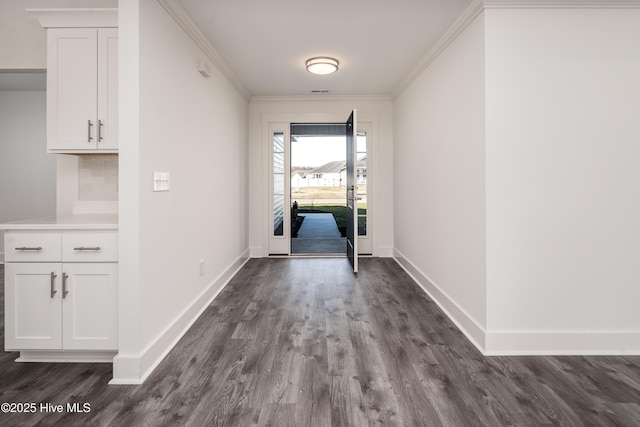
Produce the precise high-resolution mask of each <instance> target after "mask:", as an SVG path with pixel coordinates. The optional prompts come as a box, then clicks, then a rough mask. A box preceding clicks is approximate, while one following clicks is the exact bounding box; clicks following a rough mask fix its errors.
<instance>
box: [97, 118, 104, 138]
mask: <svg viewBox="0 0 640 427" xmlns="http://www.w3.org/2000/svg"><path fill="white" fill-rule="evenodd" d="M102 124H103V123H102V120H98V142H100V141H102V140H103V139H104V138H103V137H102Z"/></svg>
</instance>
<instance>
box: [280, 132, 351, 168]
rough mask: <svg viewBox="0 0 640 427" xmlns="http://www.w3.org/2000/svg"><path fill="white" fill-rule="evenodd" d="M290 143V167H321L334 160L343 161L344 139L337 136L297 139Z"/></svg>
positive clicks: (344, 157)
mask: <svg viewBox="0 0 640 427" xmlns="http://www.w3.org/2000/svg"><path fill="white" fill-rule="evenodd" d="M297 139H298V140H297V141H296V142H292V143H291V167H292V168H296V167H303V166H322V165H324V164H325V163H329V162H331V161H334V160H345V159H346V154H347V148H346V146H345V138H344V137H339V136H333V137H331V136H313V137H304V136H302V137H298V138H297Z"/></svg>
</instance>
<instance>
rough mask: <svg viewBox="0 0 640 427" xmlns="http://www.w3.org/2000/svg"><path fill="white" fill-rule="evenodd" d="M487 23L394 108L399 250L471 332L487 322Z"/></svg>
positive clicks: (469, 32) (468, 32) (472, 30)
mask: <svg viewBox="0 0 640 427" xmlns="http://www.w3.org/2000/svg"><path fill="white" fill-rule="evenodd" d="M484 102H485V92H484V20H483V16H482V15H480V16H478V17H476V18H475V20H474V21H473V22H471V24H470V25H469V26H467V27H466V28H465V29H464V30H463V32H462V33H461V34H459V35H458V37H457V38H456V39H455V40H453V42H452V43H451V44H450V45H449V46H448V48H447V49H446V50H445V51H444V52H442V53H441V54H440V55H439V56H438V57H437V58H436V59H435V61H434V62H432V63H431V65H430V66H429V67H428V68H427V69H426V70H425V71H424V72H423V73H422V74H421V75H420V77H418V78H417V79H416V80H415V81H414V82H413V83H412V84H411V85H410V86H409V87H408V88H407V89H406V90H405V91H404V92H403V93H402V94H401V95H399V96H398V97H397V98H396V99H395V100H394V103H393V112H394V115H393V120H394V123H393V127H394V137H393V139H394V168H393V170H394V199H395V203H394V249H395V256H396V258H397V259H398V260H399V262H400V263H401V264H402V265H404V266H405V268H407V270H409V271H410V272H411V273H412V274H413V276H414V277H415V278H416V279H417V281H418V282H419V283H420V284H421V285H422V286H423V287H424V288H425V289H427V290H428V292H429V293H430V294H431V295H432V296H433V297H434V299H436V300H437V301H438V302H439V303H440V305H441V306H442V307H443V308H445V309H446V310H447V311H448V312H449V314H450V315H451V317H452V318H453V319H454V320H455V321H456V322H457V323H458V324H459V325H460V326H461V327H462V329H463V330H464V331H465V332H466V333H467V335H468V336H469V337H470V338H471V339H472V340H473V341H474V342H475V343H476V344H477V345H478V346H479V347H482V346H483V329H484V327H485V323H486V307H485V301H486V281H485V200H484V198H485V166H484V156H485V151H484V143H485V127H484V118H485V117H484Z"/></svg>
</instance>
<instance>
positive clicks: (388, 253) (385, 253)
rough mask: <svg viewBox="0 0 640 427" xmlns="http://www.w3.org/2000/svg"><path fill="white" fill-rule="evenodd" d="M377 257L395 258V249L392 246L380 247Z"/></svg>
mask: <svg viewBox="0 0 640 427" xmlns="http://www.w3.org/2000/svg"><path fill="white" fill-rule="evenodd" d="M376 256H378V257H380V258H393V248H392V247H391V246H378V253H377V254H376Z"/></svg>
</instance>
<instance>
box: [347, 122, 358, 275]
mask: <svg viewBox="0 0 640 427" xmlns="http://www.w3.org/2000/svg"><path fill="white" fill-rule="evenodd" d="M346 128H347V129H346V131H347V258H349V262H350V263H351V266H352V267H353V272H354V273H357V272H358V188H357V186H356V182H357V181H356V162H357V161H358V159H357V158H356V135H357V133H358V124H357V114H356V110H353V111H352V112H351V115H350V116H349V120H347V123H346Z"/></svg>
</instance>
